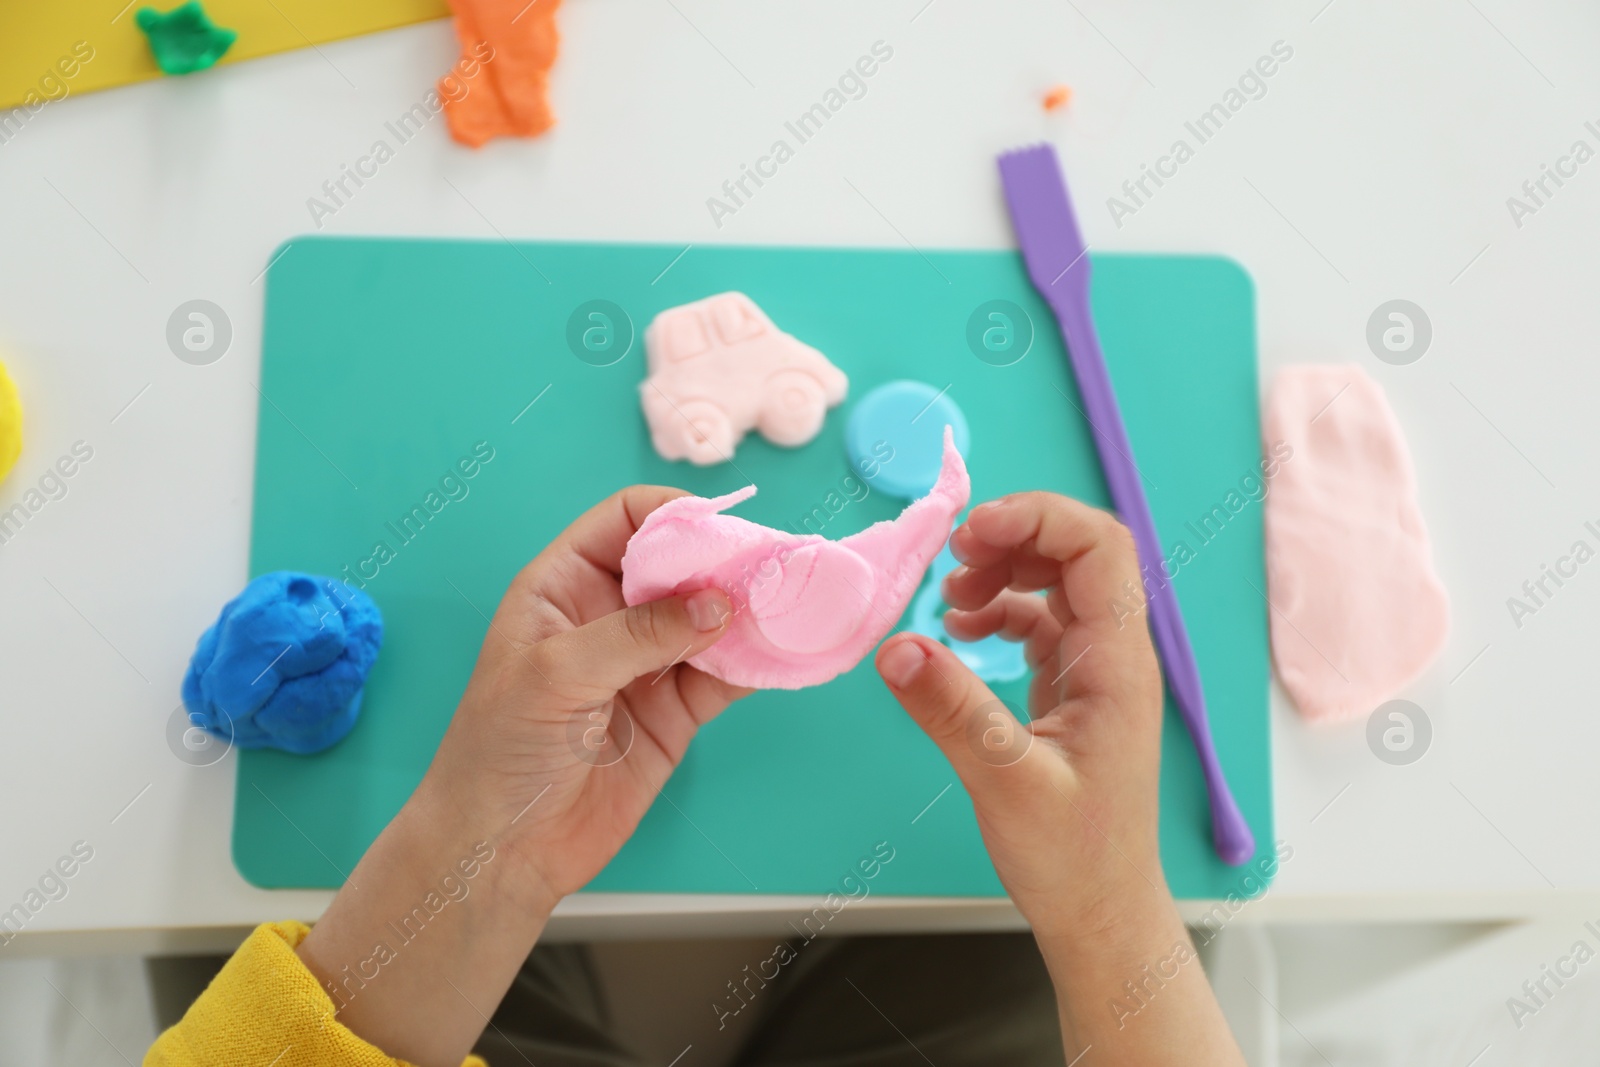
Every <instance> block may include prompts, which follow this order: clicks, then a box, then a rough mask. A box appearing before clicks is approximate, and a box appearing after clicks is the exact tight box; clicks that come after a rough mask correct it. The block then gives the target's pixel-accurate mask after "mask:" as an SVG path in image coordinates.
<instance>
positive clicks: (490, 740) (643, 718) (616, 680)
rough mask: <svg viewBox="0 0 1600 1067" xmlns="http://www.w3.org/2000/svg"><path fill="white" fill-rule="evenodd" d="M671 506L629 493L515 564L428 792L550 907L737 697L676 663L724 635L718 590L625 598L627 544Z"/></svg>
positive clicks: (660, 492)
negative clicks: (631, 603) (503, 855)
mask: <svg viewBox="0 0 1600 1067" xmlns="http://www.w3.org/2000/svg"><path fill="white" fill-rule="evenodd" d="M682 495H683V493H682V492H681V491H680V490H676V489H665V488H661V487H658V486H633V487H632V488H629V489H625V490H623V491H622V492H620V493H618V494H616V495H615V496H612V497H611V498H609V499H607V500H605V501H603V502H602V503H600V504H599V505H597V506H596V507H594V508H593V509H591V510H590V511H588V512H587V513H585V514H584V515H583V516H582V517H580V518H579V519H578V520H577V521H576V522H574V523H573V524H572V525H571V526H570V527H568V528H567V529H566V531H565V532H563V533H562V534H561V536H560V537H558V538H557V539H556V540H555V541H553V542H551V544H550V545H549V547H547V548H546V549H545V550H544V551H543V552H541V553H539V555H538V557H537V558H535V559H534V560H533V562H531V563H529V564H528V565H527V566H526V567H525V568H523V570H522V572H521V573H520V574H518V575H517V577H516V578H515V579H514V580H513V581H512V583H511V587H510V588H509V589H508V590H507V591H506V595H505V597H504V599H503V600H502V601H501V602H500V607H499V609H498V610H497V611H496V612H495V616H494V619H493V621H492V622H491V623H490V627H489V632H488V634H487V635H486V636H485V638H484V643H483V650H482V652H481V653H480V654H479V656H478V663H477V666H476V667H475V668H474V669H473V672H472V679H471V681H470V682H469V683H468V685H467V691H466V694H465V696H463V698H462V700H461V705H460V707H459V708H458V709H457V710H456V714H455V718H454V720H453V721H452V722H451V724H450V729H449V731H448V732H447V733H446V734H445V737H444V741H443V742H442V743H441V744H440V746H439V752H438V755H437V756H436V757H435V758H434V761H433V765H432V767H430V768H429V770H428V776H427V781H425V782H424V786H423V788H424V789H429V788H433V789H435V790H436V791H437V792H438V793H439V794H441V795H443V796H445V797H448V798H449V802H450V804H451V806H452V807H453V808H455V809H456V810H457V811H458V812H459V813H460V814H461V816H462V817H464V818H465V820H466V821H467V822H468V823H469V824H471V825H476V826H479V827H480V828H481V831H482V833H483V834H484V835H485V836H487V837H488V838H489V840H491V841H492V842H493V843H494V845H495V847H496V848H497V849H504V850H505V851H506V852H507V853H509V854H510V856H511V857H512V858H511V861H510V862H511V863H514V864H516V865H518V866H519V867H520V868H521V869H523V870H524V871H526V872H527V875H528V876H529V877H530V878H532V879H534V880H536V881H537V882H538V883H539V884H540V886H541V887H542V888H544V889H545V890H547V892H548V894H549V895H550V897H551V898H552V899H551V903H553V902H554V900H555V899H559V898H560V897H562V896H565V895H566V894H568V893H571V892H573V891H575V890H577V889H579V888H580V887H582V886H583V884H584V883H586V882H588V881H589V880H590V879H591V878H593V877H594V876H595V875H596V874H597V873H599V871H600V869H601V868H602V867H604V866H605V865H606V863H607V861H609V860H610V859H611V857H612V856H613V855H615V854H616V852H617V850H618V849H620V848H621V847H622V845H623V843H624V842H626V841H627V840H628V838H629V836H630V835H632V833H633V830H634V827H636V826H637V825H638V823H639V820H640V819H641V818H642V817H643V816H644V813H645V811H646V809H648V808H649V807H650V804H651V802H652V801H654V800H655V798H656V794H657V793H658V792H659V791H660V789H661V786H662V785H663V783H665V782H666V780H667V778H668V776H669V775H671V773H672V770H673V768H674V767H676V766H677V764H678V761H679V760H680V759H682V758H683V753H684V750H685V749H686V748H687V747H688V745H689V741H690V739H691V738H692V737H693V736H694V734H695V731H696V730H698V729H699V728H700V726H702V725H703V724H704V723H706V722H708V721H709V720H710V719H711V718H712V717H713V716H715V715H716V714H717V713H718V712H720V711H722V709H723V708H725V707H727V706H728V704H729V703H730V702H732V701H733V700H735V699H737V698H738V697H741V696H744V695H745V694H746V693H747V692H748V690H745V689H740V688H738V687H736V686H731V685H728V684H727V683H725V682H721V681H718V680H717V679H715V678H712V677H711V676H709V675H707V674H704V673H702V672H701V671H699V670H696V669H695V668H694V667H690V666H688V665H686V664H685V663H684V661H685V660H687V659H689V658H690V657H692V656H695V655H697V654H699V653H700V652H702V651H704V650H705V649H706V648H708V647H710V646H711V645H712V644H714V643H716V641H717V639H718V638H719V637H721V636H722V634H723V632H724V630H725V627H726V625H727V620H728V617H729V614H730V611H731V608H730V605H729V602H728V598H727V596H726V595H725V594H723V593H722V592H721V591H719V590H715V589H707V590H702V591H700V592H697V593H694V594H692V595H690V596H687V597H674V598H670V599H667V600H660V601H656V602H654V603H651V604H641V605H638V606H636V607H632V608H630V607H627V605H626V604H625V603H624V602H623V599H622V587H621V560H622V554H623V551H624V550H625V549H626V547H627V544H628V539H629V538H630V537H632V536H633V534H634V532H635V531H636V530H637V529H638V528H639V524H640V523H642V522H643V521H644V519H645V516H647V515H649V514H650V512H652V511H654V510H655V509H656V508H657V507H659V506H660V505H662V504H664V503H666V502H667V501H668V500H671V499H673V498H674V497H678V496H682Z"/></svg>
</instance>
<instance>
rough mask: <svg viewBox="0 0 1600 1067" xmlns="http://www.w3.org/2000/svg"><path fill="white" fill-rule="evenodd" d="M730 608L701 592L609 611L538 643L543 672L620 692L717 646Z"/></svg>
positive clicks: (712, 592) (719, 595) (720, 597)
mask: <svg viewBox="0 0 1600 1067" xmlns="http://www.w3.org/2000/svg"><path fill="white" fill-rule="evenodd" d="M732 613H733V607H732V605H731V604H730V603H729V601H728V595H727V594H726V593H724V592H723V591H722V590H720V589H715V588H712V589H701V590H699V591H697V592H694V593H690V594H688V595H686V596H675V597H667V598H666V599H664V600H653V601H651V602H649V603H647V604H635V605H633V606H632V607H627V608H623V609H622V610H620V611H614V612H612V613H611V614H610V615H605V616H602V617H601V618H598V619H595V620H594V621H593V622H590V623H587V624H585V625H583V626H580V627H578V628H577V629H576V630H569V631H568V632H566V633H564V634H557V635H556V636H555V637H552V638H550V639H548V640H546V641H544V642H542V643H541V646H540V651H541V652H544V653H547V654H548V666H547V667H545V668H542V670H544V671H546V672H549V671H552V670H553V671H554V672H557V673H559V674H561V675H563V676H565V677H567V678H570V679H572V680H573V681H576V682H579V683H582V684H584V685H590V686H595V687H596V688H602V687H603V688H606V689H612V690H616V689H621V688H622V687H623V686H625V685H627V684H628V683H629V682H631V681H633V680H634V679H635V678H638V677H640V676H642V675H645V674H652V673H654V672H656V671H659V670H662V669H663V668H665V667H669V666H671V665H672V664H674V663H681V662H683V661H684V660H686V659H688V658H689V657H690V656H695V655H698V654H700V653H701V652H704V651H705V650H706V649H707V648H710V647H711V646H712V645H714V644H716V642H717V639H718V638H720V637H721V636H722V634H723V633H724V632H725V631H726V629H727V626H728V620H729V618H730V617H731V615H732Z"/></svg>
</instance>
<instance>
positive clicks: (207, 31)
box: [134, 0, 239, 74]
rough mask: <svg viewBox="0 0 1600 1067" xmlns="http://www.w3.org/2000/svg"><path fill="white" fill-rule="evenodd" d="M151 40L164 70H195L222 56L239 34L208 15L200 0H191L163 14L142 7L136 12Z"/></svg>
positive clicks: (172, 71)
mask: <svg viewBox="0 0 1600 1067" xmlns="http://www.w3.org/2000/svg"><path fill="white" fill-rule="evenodd" d="M134 18H135V20H136V21H137V22H138V23H139V28H140V29H141V30H143V31H144V35H145V37H147V38H148V39H149V41H150V52H151V54H152V55H154V56H155V57H156V66H158V67H160V68H161V73H163V74H193V73H194V72H195V71H197V70H205V69H207V68H208V67H211V66H212V65H214V64H215V63H216V62H217V60H219V59H221V58H222V57H223V56H224V55H225V54H227V51H228V49H229V48H231V47H233V42H234V41H236V40H237V39H238V37H239V35H238V34H237V33H234V32H233V31H232V30H225V29H223V28H222V27H220V26H218V25H216V24H215V23H213V22H212V21H211V20H210V19H209V18H207V17H206V13H205V10H204V9H203V8H201V6H200V0H189V3H187V4H184V5H182V6H181V7H175V8H173V9H172V10H171V11H168V12H167V13H166V14H162V13H161V12H159V11H157V10H156V9H155V8H153V7H141V8H140V9H139V13H138V14H137V15H136V16H134Z"/></svg>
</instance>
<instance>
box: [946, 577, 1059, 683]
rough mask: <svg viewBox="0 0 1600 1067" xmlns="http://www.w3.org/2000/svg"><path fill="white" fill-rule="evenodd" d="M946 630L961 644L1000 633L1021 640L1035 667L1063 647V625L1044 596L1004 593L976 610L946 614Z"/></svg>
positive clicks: (1009, 638) (1030, 662)
mask: <svg viewBox="0 0 1600 1067" xmlns="http://www.w3.org/2000/svg"><path fill="white" fill-rule="evenodd" d="M944 628H945V630H946V631H947V632H948V633H949V634H950V636H951V637H954V638H955V639H956V640H958V641H980V640H982V639H983V638H985V637H990V636H993V635H994V634H999V635H1000V636H1001V637H1003V638H1005V639H1006V640H1007V641H1020V642H1022V643H1023V645H1024V647H1025V653H1024V654H1025V655H1026V656H1027V659H1028V663H1029V665H1031V666H1036V665H1038V664H1039V663H1042V662H1043V661H1044V660H1045V659H1047V658H1049V657H1050V656H1053V655H1055V654H1056V651H1057V650H1058V649H1059V648H1060V647H1061V622H1060V621H1059V620H1058V619H1057V618H1056V617H1055V616H1054V615H1052V614H1051V613H1050V606H1049V605H1048V604H1047V603H1045V599H1044V598H1043V597H1040V596H1033V595H1031V594H1028V593H1013V592H1010V591H1009V590H1008V591H1004V592H1001V593H1000V594H999V595H998V596H996V597H995V598H994V599H993V600H991V601H990V602H989V603H988V604H986V605H984V606H983V607H981V608H979V609H978V610H976V611H960V610H952V611H948V612H946V613H945V616H944Z"/></svg>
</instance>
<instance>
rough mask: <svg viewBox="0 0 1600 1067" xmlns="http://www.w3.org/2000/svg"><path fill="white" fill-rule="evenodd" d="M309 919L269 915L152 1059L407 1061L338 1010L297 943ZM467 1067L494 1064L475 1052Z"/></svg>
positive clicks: (166, 1066)
mask: <svg viewBox="0 0 1600 1067" xmlns="http://www.w3.org/2000/svg"><path fill="white" fill-rule="evenodd" d="M310 932H311V931H310V928H309V927H307V926H305V925H304V924H303V923H297V922H285V923H262V924H261V925H260V926H258V927H256V928H255V931H254V932H253V933H252V934H251V935H250V936H249V938H247V939H246V940H245V943H244V944H242V945H240V946H239V951H238V952H235V953H234V954H233V958H232V959H230V960H229V961H228V962H227V964H226V965H225V966H224V967H223V968H222V970H221V971H220V972H219V973H218V974H217V976H216V978H214V979H212V982H211V985H210V986H208V987H207V988H206V991H205V992H204V993H202V994H200V998H199V999H198V1000H196V1001H195V1002H194V1004H192V1005H191V1006H190V1007H189V1010H188V1011H187V1012H186V1013H185V1014H184V1016H183V1018H182V1019H180V1020H179V1021H178V1024H177V1025H176V1026H174V1027H173V1028H172V1029H170V1030H168V1031H167V1032H166V1033H164V1034H162V1035H161V1036H160V1037H159V1038H157V1039H156V1043H155V1044H154V1045H152V1046H150V1051H149V1052H148V1053H146V1054H145V1058H144V1062H145V1064H146V1067H201V1065H205V1067H231V1065H233V1064H239V1065H241V1067H243V1065H246V1064H248V1065H251V1067H263V1065H265V1064H272V1065H273V1067H405V1061H403V1060H397V1059H393V1058H391V1057H389V1056H386V1055H384V1054H383V1052H382V1051H381V1050H380V1049H378V1048H377V1047H376V1046H374V1045H370V1044H368V1043H367V1042H365V1041H363V1040H361V1038H359V1037H357V1036H356V1035H355V1034H354V1033H352V1032H351V1031H350V1030H349V1029H348V1028H347V1027H345V1025H344V1024H343V1023H341V1022H339V1021H338V1020H337V1019H336V1018H334V1014H333V1001H332V999H331V998H329V996H328V994H327V993H326V992H324V991H323V989H322V987H321V986H320V985H318V984H317V980H316V979H315V978H314V977H312V974H311V972H310V971H309V970H307V969H306V965H305V964H304V963H302V962H301V961H300V957H299V956H298V955H296V953H295V948H296V947H297V946H298V945H299V944H300V942H301V941H302V940H304V939H305V936H306V934H308V933H310ZM463 1067H487V1064H485V1063H484V1061H483V1060H481V1059H479V1058H478V1057H476V1056H468V1057H467V1059H466V1061H465V1063H464V1064H463Z"/></svg>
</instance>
